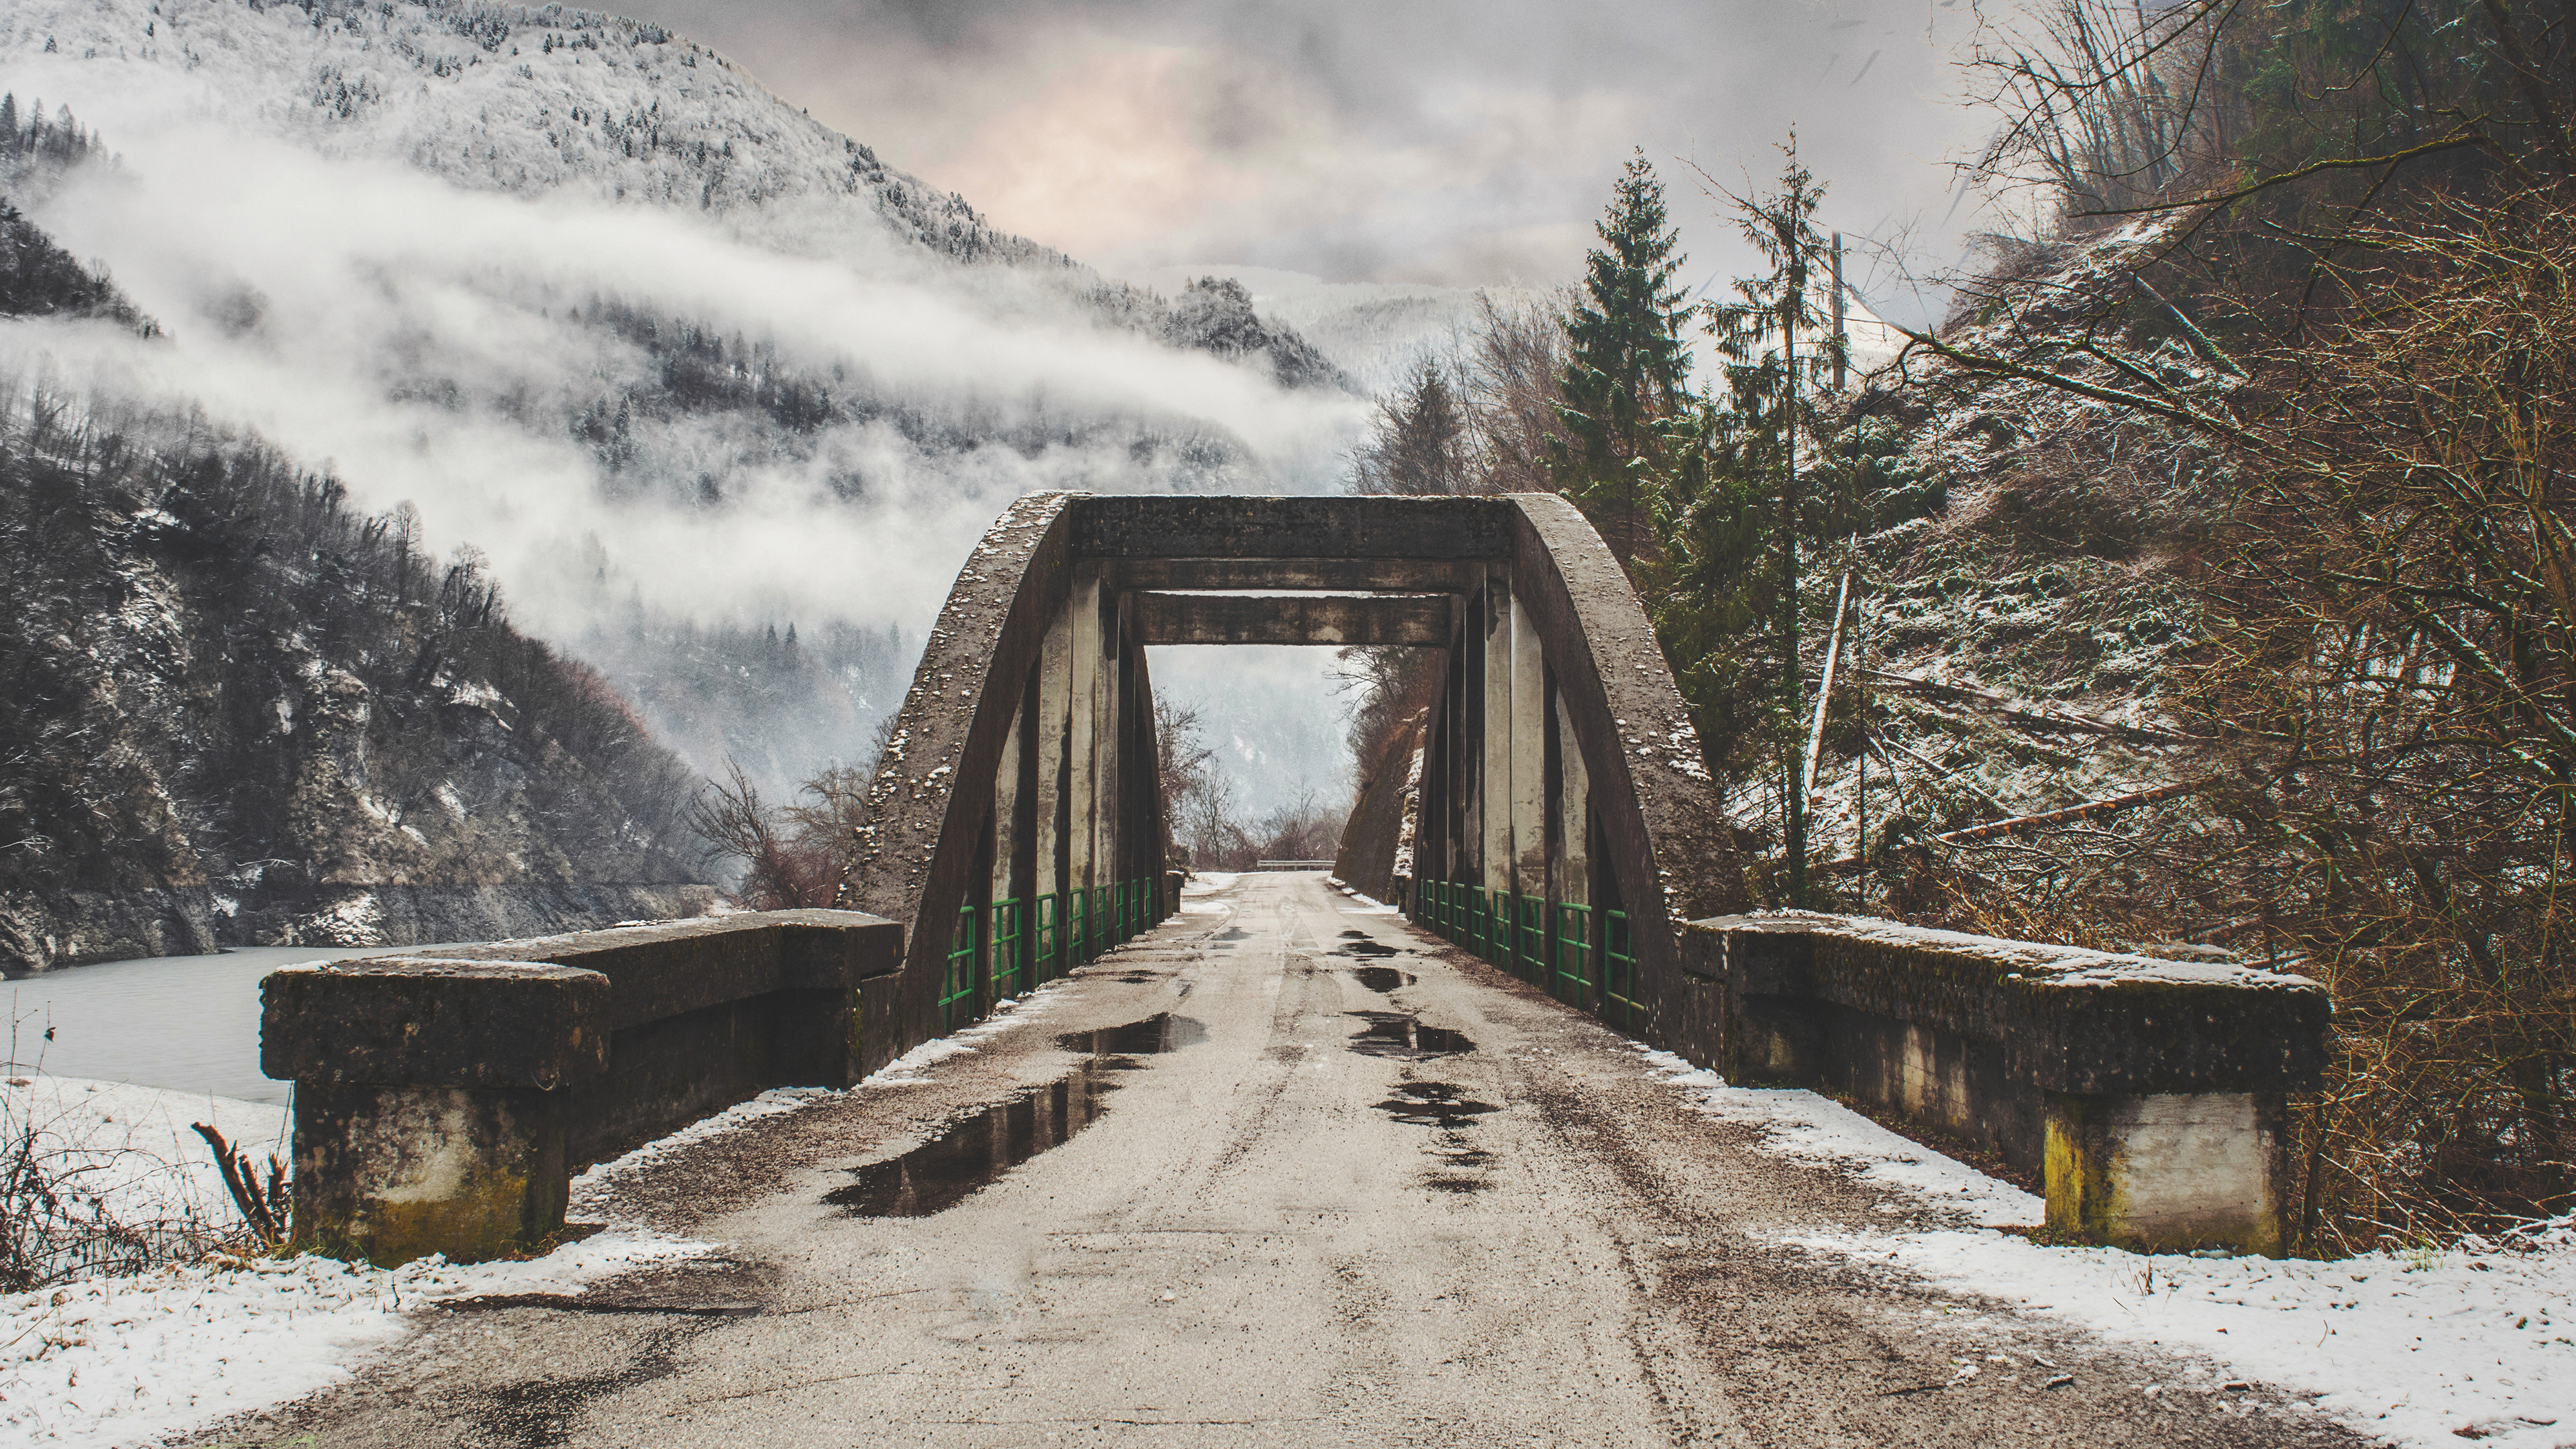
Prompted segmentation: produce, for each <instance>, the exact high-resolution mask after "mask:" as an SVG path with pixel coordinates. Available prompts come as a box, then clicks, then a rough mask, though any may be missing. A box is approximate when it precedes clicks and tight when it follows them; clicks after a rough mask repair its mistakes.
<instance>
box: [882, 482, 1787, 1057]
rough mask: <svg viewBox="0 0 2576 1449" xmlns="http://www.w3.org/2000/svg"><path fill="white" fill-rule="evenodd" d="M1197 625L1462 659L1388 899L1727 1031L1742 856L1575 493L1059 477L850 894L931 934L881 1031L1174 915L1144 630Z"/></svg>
mask: <svg viewBox="0 0 2576 1449" xmlns="http://www.w3.org/2000/svg"><path fill="white" fill-rule="evenodd" d="M1246 591H1250V592H1246ZM1196 643H1306V644H1368V643H1396V644H1411V645H1419V646H1426V647H1433V648H1438V649H1441V650H1443V651H1444V653H1445V664H1446V667H1445V669H1444V672H1443V675H1442V684H1441V687H1440V688H1439V690H1438V692H1437V696H1436V699H1435V702H1434V703H1433V705H1432V706H1431V708H1430V711H1429V714H1428V717H1427V719H1426V721H1425V724H1424V728H1423V730H1422V741H1421V744H1420V747H1419V753H1418V759H1417V761H1416V762H1415V764H1414V765H1413V767H1412V768H1410V769H1409V770H1408V772H1407V778H1408V780H1409V781H1411V786H1410V788H1409V789H1408V791H1407V796H1406V801H1405V813H1406V817H1407V819H1408V821H1409V824H1410V833H1411V852H1410V861H1409V873H1408V874H1407V875H1406V876H1405V877H1404V878H1402V879H1400V880H1399V881H1398V882H1397V884H1396V886H1395V888H1394V890H1393V892H1392V894H1394V895H1395V896H1396V897H1397V899H1395V900H1394V901H1393V902H1391V903H1393V904H1396V905H1398V906H1399V907H1400V908H1401V909H1403V910H1404V911H1405V913H1406V914H1407V915H1409V916H1411V917H1412V918H1414V919H1415V920H1416V921H1417V922H1420V923H1423V924H1426V925H1428V926H1431V927H1432V928H1433V929H1435V930H1438V931H1439V932H1441V933H1442V934H1444V935H1447V936H1449V937H1450V938H1451V939H1452V940H1455V941H1458V942H1459V943H1460V944H1462V945H1467V946H1469V947H1470V948H1471V949H1475V950H1477V951H1478V952H1479V953H1480V954H1482V955H1484V956H1485V957H1486V959H1488V960H1492V961H1494V962H1496V964H1498V965H1503V966H1505V967H1507V968H1508V969H1513V970H1515V971H1516V972H1517V973H1518V974H1521V975H1523V976H1525V977H1529V978H1531V979H1533V980H1536V981H1541V982H1543V983H1544V984H1546V985H1548V986H1549V987H1550V989H1551V990H1554V991H1556V992H1557V993H1558V994H1559V995H1561V996H1563V997H1565V998H1566V999H1569V1000H1573V1001H1576V1002H1578V1003H1579V1004H1582V1005H1584V1006H1586V1007H1588V1008H1590V1009H1592V1010H1595V1011H1599V1012H1600V1013H1601V1014H1602V1015H1604V1016H1605V1017H1606V1018H1608V1019H1610V1020H1611V1021H1612V1022H1613V1023H1614V1024H1616V1025H1618V1026H1620V1027H1621V1028H1623V1029H1625V1030H1627V1031H1629V1032H1630V1033H1631V1034H1633V1035H1636V1036H1638V1037H1640V1038H1642V1039H1644V1040H1646V1041H1649V1042H1653V1043H1655V1044H1657V1045H1663V1046H1669V1047H1673V1048H1675V1049H1678V1050H1682V1051H1684V1052H1685V1054H1687V1055H1690V1056H1692V1057H1694V1058H1696V1059H1701V1060H1705V1059H1706V1058H1707V1056H1708V1054H1709V1053H1710V1052H1711V1051H1713V1050H1714V1044H1715V1042H1716V1041H1717V1039H1718V1035H1717V1025H1718V1024H1717V1021H1716V1013H1717V1012H1718V1011H1719V1010H1720V1008H1719V1005H1718V1003H1719V1001H1720V1000H1721V996H1722V993H1721V992H1720V991H1719V989H1718V988H1717V987H1716V985H1715V984H1714V983H1713V982H1711V981H1710V980H1708V979H1707V978H1705V977H1704V976H1702V975H1701V974H1700V973H1698V972H1696V971H1694V970H1692V969H1689V964H1690V963H1686V962H1685V959H1684V954H1685V953H1684V950H1683V941H1684V935H1683V931H1682V925H1683V923H1685V922H1687V921H1691V920H1695V919H1699V918H1703V917H1708V916H1715V915H1720V914H1724V913H1726V912H1729V911H1733V910H1739V909H1742V908H1743V907H1744V906H1745V905H1746V904H1747V893H1746V890H1745V887H1744V879H1743V873H1742V871H1741V869H1740V867H1739V865H1738V863H1737V861H1736V859H1735V855H1734V852H1733V849H1732V846H1731V844H1730V843H1729V840H1728V837H1727V835H1726V832H1725V828H1724V824H1723V821H1722V820H1721V818H1720V816H1719V812H1718V809H1717V802H1716V799H1715V796H1714V792H1713V790H1712V789H1711V787H1710V783H1709V780H1708V777H1707V774H1706V771H1705V769H1704V767H1703V765H1702V764H1701V761H1700V754H1699V742H1698V739H1697V737H1696V734H1695V732H1694V730H1693V728H1692V726H1691V723H1690V719H1689V716H1688V714H1687V713H1686V712H1685V711H1684V709H1683V706H1682V701H1681V696H1680V693H1679V691H1678V690H1677V689H1676V688H1675V687H1674V684H1673V680H1672V676H1671V672H1670V670H1669V669H1668V668H1667V667H1666V665H1665V663H1664V658H1663V654H1662V651H1661V650H1660V648H1659V647H1658V646H1657V644H1656V642H1655V637H1654V631H1653V629H1652V627H1651V626H1650V625H1649V624H1648V623H1647V620H1646V617H1645V613H1644V610H1643V609H1642V608H1641V607H1640V606H1639V603H1638V600H1637V597H1636V594H1635V592H1634V591H1633V590H1632V589H1631V588H1630V587H1629V585H1628V582H1627V579H1626V576H1625V574H1624V573H1623V572H1622V571H1621V569H1620V568H1619V565H1618V563H1617V561H1616V560H1615V559H1614V558H1613V557H1612V556H1611V554H1610V551H1609V550H1608V548H1607V547H1605V546H1604V545H1603V543H1602V541H1601V539H1600V537H1599V535H1598V534H1596V533H1595V532H1594V531H1593V529H1592V527H1591V525H1590V524H1589V523H1588V522H1586V521H1585V519H1584V518H1583V516H1582V515H1581V514H1580V513H1579V512H1577V511H1576V510H1575V508H1574V507H1573V506H1572V505H1571V504H1569V503H1567V502H1566V501H1565V500H1564V499H1562V498H1559V497H1557V496H1555V495H1553V494H1511V495H1505V496H1501V497H1484V498H1394V497H1368V498H1360V497H1329V498H1277V497H1207V496H1179V497H1174V496H1140V495H1095V494H1087V493H1039V494H1032V495H1029V496H1027V497H1024V498H1021V499H1019V500H1017V501H1015V502H1013V503H1012V504H1011V505H1010V506H1009V507H1008V508H1006V509H1004V510H1003V512H1002V514H1001V516H1000V517H999V518H998V519H996V520H995V522H994V524H993V526H992V528H991V529H990V530H988V531H987V532H986V533H985V535H984V537H983V539H982V540H981V541H980V542H979V543H978V544H977V546H976V548H975V550H974V552H973V554H972V555H971V556H970V557H969V559H968V561H967V563H966V566H965V567H964V569H962V570H961V571H960V573H959V574H958V579H957V584H956V586H955V588H954V589H953V590H952V591H951V593H950V595H949V597H948V601H947V603H946V605H945V606H944V607H943V608H942V609H941V611H940V614H939V619H938V622H937V623H936V625H935V626H934V627H933V629H932V631H931V634H930V636H929V639H928V642H927V646H926V648H925V649H924V652H923V655H922V661H921V665H920V668H919V670H918V671H917V672H916V673H915V675H914V678H913V685H912V688H911V691H910V692H909V693H908V694H907V695H906V696H905V698H904V701H903V703H902V705H901V707H900V708H899V710H898V711H897V714H896V719H895V724H894V728H893V731H892V734H891V736H890V739H889V742H888V744H887V747H886V750H885V754H884V758H883V759H881V760H880V761H879V763H878V766H877V772H876V776H875V778H874V780H873V781H872V782H871V785H870V788H869V795H868V799H867V803H866V807H865V811H864V814H863V818H862V823H861V824H860V825H859V827H858V829H857V838H856V840H855V842H854V849H853V852H852V858H851V863H850V867H849V871H848V874H847V876H846V877H845V879H844V881H843V884H842V891H841V902H842V903H843V904H846V905H848V906H851V907H853V908H855V909H859V910H863V911H869V912H872V913H874V914H877V915H880V916H885V917H888V918H891V919H893V920H897V921H901V922H904V923H905V924H906V926H907V931H906V944H905V954H904V964H903V968H902V971H901V974H900V982H899V984H898V985H897V986H896V988H895V989H894V991H893V992H891V993H890V996H891V998H892V999H891V1001H889V1002H888V1006H889V1008H890V1009H891V1011H892V1013H893V1015H894V1018H895V1019H894V1020H893V1021H892V1022H891V1023H886V1024H883V1025H881V1026H877V1027H874V1028H872V1029H871V1030H870V1031H869V1033H868V1034H869V1037H870V1039H871V1041H872V1043H882V1045H878V1046H877V1047H876V1051H878V1052H893V1051H901V1050H905V1049H908V1048H909V1047H911V1046H913V1045H916V1044H918V1043H920V1042H922V1041H926V1040H928V1039H930V1038H932V1037H934V1036H938V1035H942V1034H944V1033H945V1032H946V1031H948V1030H950V1029H953V1028H954V1027H956V1026H960V1025H963V1024H964V1023H965V1022H966V1021H967V1020H970V1019H972V1018H973V1017H975V1016H979V1015H981V1014H983V1012H984V1011H986V1010H988V1009H989V1008H990V1006H991V1004H992V1002H993V1001H994V1000H995V999H996V998H997V997H999V996H1005V995H1014V994H1017V993H1018V992H1019V991H1022V990H1025V989H1027V988H1028V987H1029V986H1031V985H1034V984H1036V983H1037V982H1038V981H1040V980H1043V979H1045V978H1047V977H1048V976H1051V975H1055V974H1060V972H1061V971H1062V970H1063V969H1065V968H1066V967H1067V966H1068V965H1069V964H1071V963H1073V962H1076V961H1079V960H1082V959H1087V958H1088V957H1089V956H1090V955H1092V954H1094V953H1096V951H1097V950H1098V949H1099V948H1100V947H1101V946H1103V945H1105V944H1107V943H1109V942H1111V941H1114V940H1116V939H1123V938H1124V937H1125V936H1126V935H1128V934H1132V933H1133V932H1134V931H1136V930H1139V929H1142V927H1143V926H1144V925H1145V924H1149V923H1150V922H1151V921H1152V920H1154V919H1157V918H1159V917H1160V916H1161V915H1162V914H1163V913H1165V912H1168V911H1169V910H1170V909H1172V908H1173V907H1174V906H1175V905H1176V904H1177V902H1175V901H1173V900H1170V899H1168V898H1167V897H1168V896H1169V893H1170V888H1169V887H1168V886H1167V885H1166V883H1165V878H1164V868H1165V852H1166V849H1167V844H1166V843H1167V840H1168V835H1169V832H1168V825H1167V812H1166V802H1165V801H1164V800H1163V799H1162V798H1161V782H1160V771H1159V768H1158V764H1157V741H1156V739H1155V737H1154V709H1153V687H1152V681H1151V680H1150V678H1149V677H1148V673H1147V668H1146V656H1145V650H1146V648H1147V647H1148V646H1150V645H1155V644H1196ZM886 1026H891V1028H892V1030H890V1031H889V1030H886V1029H885V1027H886ZM869 1065H870V1066H871V1067H873V1066H874V1065H875V1063H870V1064H869Z"/></svg>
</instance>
